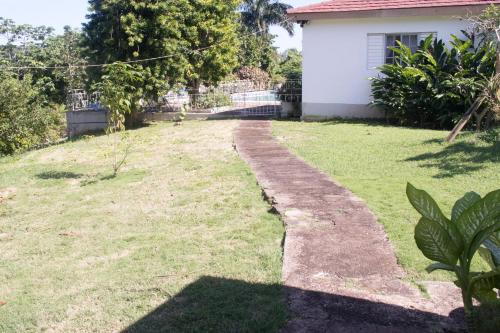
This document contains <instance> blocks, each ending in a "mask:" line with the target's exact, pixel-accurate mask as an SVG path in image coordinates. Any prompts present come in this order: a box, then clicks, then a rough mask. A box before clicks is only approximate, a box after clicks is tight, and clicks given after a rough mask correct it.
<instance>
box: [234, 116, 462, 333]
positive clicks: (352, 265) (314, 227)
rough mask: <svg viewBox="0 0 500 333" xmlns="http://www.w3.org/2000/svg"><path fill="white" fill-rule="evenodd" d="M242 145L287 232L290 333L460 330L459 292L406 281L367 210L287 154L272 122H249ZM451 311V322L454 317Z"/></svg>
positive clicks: (240, 135)
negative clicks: (423, 287) (423, 289)
mask: <svg viewBox="0 0 500 333" xmlns="http://www.w3.org/2000/svg"><path fill="white" fill-rule="evenodd" d="M235 146H236V149H237V150H238V152H239V154H240V156H241V157H242V158H243V159H244V160H245V161H246V162H247V163H248V164H249V165H250V166H251V168H252V170H253V171H254V173H255V174H256V176H257V180H258V182H259V184H260V185H261V187H262V188H263V190H264V192H265V194H266V196H267V197H268V199H269V200H270V202H271V203H272V204H273V206H274V207H275V208H276V210H277V211H278V212H279V214H280V215H281V216H282V218H283V220H284V223H285V226H286V238H285V244H284V258H283V280H284V285H285V290H286V292H287V297H288V303H289V311H290V316H291V318H290V321H289V323H288V324H287V326H286V327H285V328H284V332H405V333H407V332H436V329H437V331H440V330H442V329H445V330H446V331H447V332H450V331H452V332H453V331H460V330H461V328H462V319H463V317H462V313H461V311H460V310H456V309H458V308H459V307H460V305H461V302H460V297H459V292H458V290H457V289H455V288H454V287H451V286H450V285H451V284H448V283H426V287H427V289H428V290H429V292H430V294H431V297H430V298H428V299H425V298H423V297H422V296H421V295H420V292H419V291H418V290H417V289H416V288H415V287H412V286H410V285H408V284H407V283H404V282H403V281H402V280H401V279H402V278H403V277H404V271H403V270H402V269H401V268H400V267H399V266H398V264H397V260H396V257H395V255H394V251H393V249H392V247H391V245H390V243H389V241H388V239H387V237H386V235H385V232H384V230H383V228H382V226H381V225H380V224H379V223H378V222H377V220H376V217H375V216H374V214H373V213H372V212H371V211H370V210H369V209H368V207H367V206H366V204H365V203H364V202H363V201H361V200H360V199H358V198H357V197H355V196H354V195H353V194H352V193H351V192H350V191H348V190H347V189H345V188H344V187H342V186H340V185H339V184H338V183H336V182H335V181H333V180H332V179H330V178H329V177H328V176H327V175H326V174H324V173H322V172H320V171H318V170H316V169H315V168H313V167H311V166H309V165H308V164H307V163H305V162H304V161H302V160H300V159H299V158H297V157H296V156H294V155H293V154H291V153H290V152H289V151H288V150H287V149H286V148H284V147H283V146H282V145H281V144H279V142H278V141H276V140H275V139H274V138H273V136H272V133H271V122H269V121H241V123H240V126H239V128H238V129H237V130H236V132H235ZM450 313H451V316H450Z"/></svg>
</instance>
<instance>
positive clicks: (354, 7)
mask: <svg viewBox="0 0 500 333" xmlns="http://www.w3.org/2000/svg"><path fill="white" fill-rule="evenodd" d="M497 3H498V4H500V0H331V1H325V2H322V3H318V4H313V5H309V6H304V7H298V8H293V9H290V10H289V11H288V14H305V13H333V12H358V11H369V10H379V9H409V8H430V7H455V6H474V5H489V4H497Z"/></svg>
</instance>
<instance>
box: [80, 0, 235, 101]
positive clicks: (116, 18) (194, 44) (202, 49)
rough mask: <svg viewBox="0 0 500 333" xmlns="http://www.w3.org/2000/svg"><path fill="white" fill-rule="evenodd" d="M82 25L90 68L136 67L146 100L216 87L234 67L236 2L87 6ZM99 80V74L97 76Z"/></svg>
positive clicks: (124, 0) (126, 1)
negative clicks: (170, 91)
mask: <svg viewBox="0 0 500 333" xmlns="http://www.w3.org/2000/svg"><path fill="white" fill-rule="evenodd" d="M89 3H90V9H91V13H90V14H89V15H88V19H89V22H88V23H87V24H85V25H84V31H85V37H86V44H87V46H88V48H89V50H90V55H91V59H92V60H93V62H98V63H110V62H116V61H123V62H126V61H133V60H140V59H146V58H156V57H160V58H161V59H158V60H155V61H149V62H144V63H141V62H139V63H135V64H134V65H133V66H134V68H135V69H136V70H138V71H142V72H143V75H144V78H145V79H144V84H145V86H144V93H145V95H146V97H153V98H156V97H158V96H159V95H161V94H162V93H163V92H165V90H167V89H171V88H172V87H175V86H177V85H182V84H188V85H190V86H192V87H195V88H196V87H198V86H199V85H200V84H201V83H217V82H218V81H220V80H221V79H222V78H224V77H225V76H226V75H227V74H229V73H231V72H232V71H233V70H234V68H235V67H236V65H237V52H238V48H239V44H238V39H237V33H236V30H237V13H236V9H237V7H238V3H239V1H237V0H205V1H195V0H170V1H147V0H90V1H89ZM99 74H100V73H99Z"/></svg>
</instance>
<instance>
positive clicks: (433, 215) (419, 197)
mask: <svg viewBox="0 0 500 333" xmlns="http://www.w3.org/2000/svg"><path fill="white" fill-rule="evenodd" d="M406 195H407V196H408V199H409V200H410V203H411V204H412V205H413V207H414V208H415V209H416V210H417V211H418V212H419V213H420V214H422V216H423V217H425V218H426V219H428V220H431V221H434V222H436V223H438V224H439V225H440V226H441V227H442V228H443V229H444V230H445V231H446V232H447V233H448V235H449V237H450V238H451V240H452V241H453V243H454V244H455V247H456V248H457V249H458V251H459V252H462V250H463V240H462V236H461V235H460V233H459V231H458V229H457V228H456V226H455V225H454V224H453V223H451V221H450V220H449V219H448V218H447V217H446V216H444V214H443V212H442V211H441V209H440V208H439V206H438V204H437V203H436V201H434V199H433V198H432V197H431V196H430V195H429V194H428V193H427V192H425V191H423V190H419V189H417V188H415V187H414V186H413V185H412V184H410V183H408V185H407V187H406Z"/></svg>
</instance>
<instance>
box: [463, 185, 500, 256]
mask: <svg viewBox="0 0 500 333" xmlns="http://www.w3.org/2000/svg"><path fill="white" fill-rule="evenodd" d="M498 216H500V190H497V191H494V192H491V193H490V194H488V195H486V196H485V197H484V198H483V199H481V200H479V201H477V202H476V203H474V204H473V205H472V206H471V207H469V208H468V209H466V210H465V211H464V212H463V213H462V214H461V215H460V217H459V218H458V219H457V221H456V226H457V228H458V230H459V231H460V234H461V235H462V237H463V240H464V241H465V246H466V248H468V247H469V246H470V244H471V243H472V241H473V240H474V238H475V237H476V236H477V234H478V233H480V232H481V231H483V230H485V229H487V228H489V227H491V226H493V225H494V224H495V223H496V222H497V220H496V219H497V217H498ZM496 231H497V230H492V232H496ZM490 236H491V235H490ZM490 236H488V237H487V238H489V237H490ZM483 242H484V240H483ZM481 244H482V242H481ZM469 253H470V252H469Z"/></svg>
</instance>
